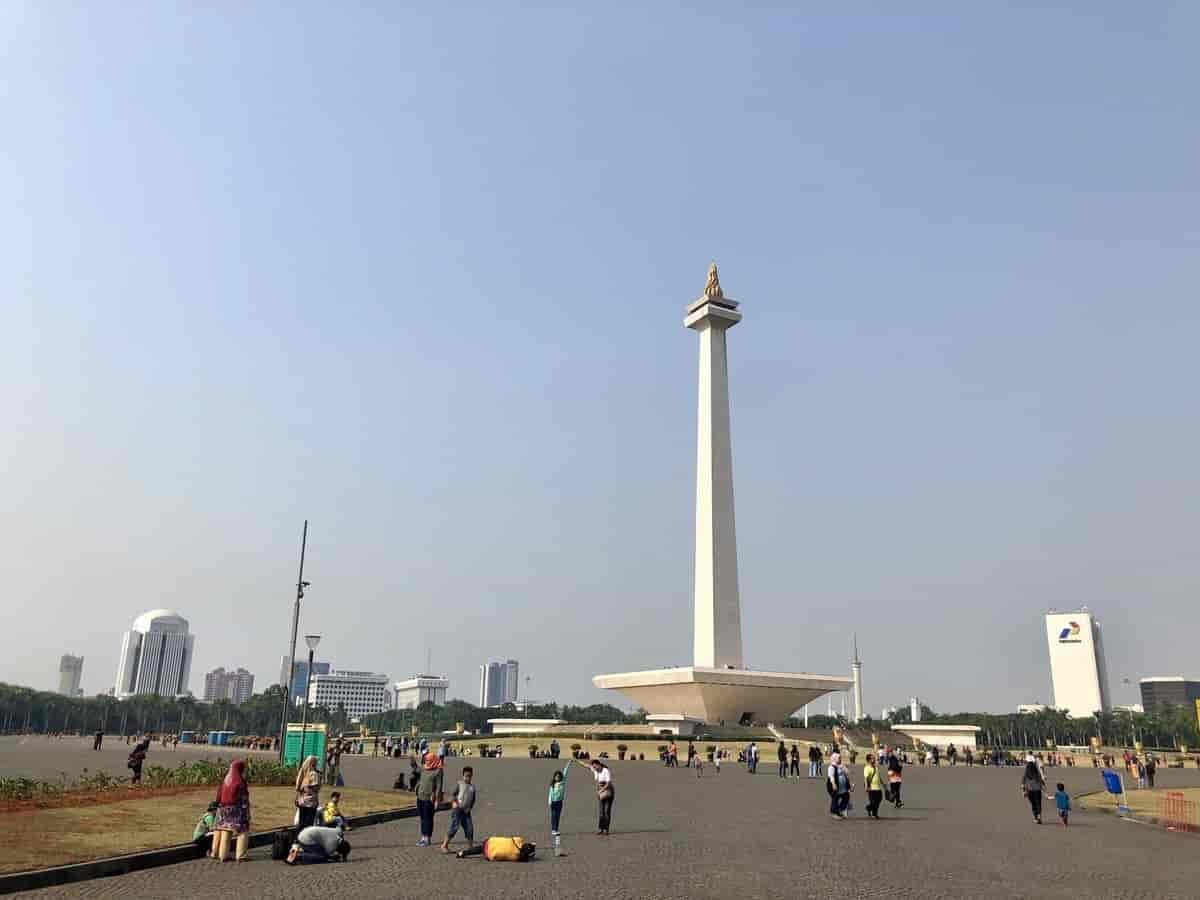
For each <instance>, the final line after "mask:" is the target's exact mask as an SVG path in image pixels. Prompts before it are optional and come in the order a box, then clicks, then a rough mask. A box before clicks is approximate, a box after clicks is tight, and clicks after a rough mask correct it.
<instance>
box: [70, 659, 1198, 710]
mask: <svg viewBox="0 0 1200 900" xmlns="http://www.w3.org/2000/svg"><path fill="white" fill-rule="evenodd" d="M63 659H67V657H65V656H64V657H63ZM1139 686H1140V687H1141V690H1142V709H1144V710H1145V711H1146V712H1152V711H1153V710H1156V709H1158V708H1159V707H1160V706H1187V707H1191V706H1192V704H1194V703H1195V702H1196V701H1197V700H1200V681H1196V680H1193V679H1189V678H1184V677H1183V676H1182V675H1156V676H1153V677H1151V678H1143V679H1141V680H1140V681H1139Z"/></svg>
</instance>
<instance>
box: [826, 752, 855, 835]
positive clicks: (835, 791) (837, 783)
mask: <svg viewBox="0 0 1200 900" xmlns="http://www.w3.org/2000/svg"><path fill="white" fill-rule="evenodd" d="M825 788H826V790H827V791H828V792H829V814H830V815H831V816H833V817H834V818H835V819H845V818H846V811H847V810H848V809H849V808H850V790H851V787H850V773H848V772H847V771H846V768H845V766H843V765H842V754H840V753H836V752H835V753H832V754H830V756H829V769H828V771H827V772H826V773H825Z"/></svg>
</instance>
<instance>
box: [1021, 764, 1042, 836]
mask: <svg viewBox="0 0 1200 900" xmlns="http://www.w3.org/2000/svg"><path fill="white" fill-rule="evenodd" d="M1045 787H1046V779H1045V778H1043V777H1042V773H1041V772H1039V771H1038V767H1037V763H1036V762H1027V763H1025V771H1024V773H1023V774H1022V775H1021V791H1022V792H1023V793H1024V794H1025V799H1026V800H1028V801H1029V809H1030V810H1031V811H1032V812H1033V821H1035V822H1037V823H1038V824H1039V825H1041V824H1042V790H1043V789H1044V788H1045Z"/></svg>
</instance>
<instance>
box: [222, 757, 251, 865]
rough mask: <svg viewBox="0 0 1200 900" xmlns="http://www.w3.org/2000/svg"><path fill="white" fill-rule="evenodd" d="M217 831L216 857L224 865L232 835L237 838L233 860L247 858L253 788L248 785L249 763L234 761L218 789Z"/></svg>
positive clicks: (239, 760)
mask: <svg viewBox="0 0 1200 900" xmlns="http://www.w3.org/2000/svg"><path fill="white" fill-rule="evenodd" d="M214 828H215V830H216V832H217V839H216V843H215V845H214V847H213V858H214V859H219V860H220V861H221V862H225V860H227V859H228V858H229V844H230V837H231V836H232V835H236V836H237V850H236V852H235V853H234V859H236V860H237V861H238V862H241V861H242V860H244V859H245V858H246V847H247V846H248V842H249V840H250V787H249V785H247V784H246V761H245V760H242V759H235V760H234V761H233V762H232V763H230V764H229V772H228V773H227V774H226V775H225V780H224V781H222V782H221V786H220V787H219V788H218V789H217V821H216V825H215V826H214Z"/></svg>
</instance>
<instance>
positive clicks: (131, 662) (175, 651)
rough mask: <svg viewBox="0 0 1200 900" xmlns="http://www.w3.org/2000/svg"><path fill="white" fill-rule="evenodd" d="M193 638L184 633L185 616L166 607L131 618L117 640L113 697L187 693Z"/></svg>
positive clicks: (168, 695)
mask: <svg viewBox="0 0 1200 900" xmlns="http://www.w3.org/2000/svg"><path fill="white" fill-rule="evenodd" d="M195 641H196V638H195V636H194V635H190V634H188V623H187V619H185V618H184V617H183V616H181V615H179V613H177V612H174V611H172V610H169V609H152V610H150V611H149V612H144V613H142V614H141V615H140V616H138V617H137V618H136V619H134V620H133V629H132V630H130V631H127V632H125V636H124V638H123V639H122V641H121V661H120V662H119V663H118V664H117V682H116V685H115V686H114V690H113V693H114V694H116V696H117V697H133V696H135V695H137V694H159V695H161V696H164V697H174V696H179V695H181V694H185V693H187V689H188V677H189V675H190V674H191V670H192V648H193V646H194V644H195Z"/></svg>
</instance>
